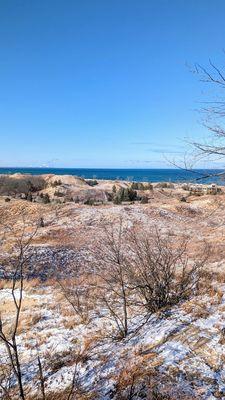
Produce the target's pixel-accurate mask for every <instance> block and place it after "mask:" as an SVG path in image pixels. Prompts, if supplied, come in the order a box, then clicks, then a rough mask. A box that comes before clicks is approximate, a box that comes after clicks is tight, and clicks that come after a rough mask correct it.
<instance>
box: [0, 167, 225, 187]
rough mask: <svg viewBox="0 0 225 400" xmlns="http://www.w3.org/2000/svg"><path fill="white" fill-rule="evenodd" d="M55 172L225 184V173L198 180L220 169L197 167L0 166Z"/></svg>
mask: <svg viewBox="0 0 225 400" xmlns="http://www.w3.org/2000/svg"><path fill="white" fill-rule="evenodd" d="M17 172H19V173H23V174H24V173H26V174H33V175H39V174H56V175H76V176H80V177H82V178H86V179H92V178H96V179H112V180H117V179H118V180H130V181H136V182H141V181H146V182H164V181H165V182H169V181H171V182H189V181H192V182H194V181H196V179H197V181H198V182H200V183H201V182H203V183H212V182H216V183H219V184H221V185H225V175H223V176H222V177H210V178H207V179H203V180H201V179H200V180H199V178H201V177H204V176H206V175H213V174H216V173H221V172H222V170H215V169H214V170H213V169H208V170H207V169H204V170H203V169H198V170H195V172H188V171H184V170H181V169H100V168H15V167H13V168H10V167H9V168H0V174H14V173H17Z"/></svg>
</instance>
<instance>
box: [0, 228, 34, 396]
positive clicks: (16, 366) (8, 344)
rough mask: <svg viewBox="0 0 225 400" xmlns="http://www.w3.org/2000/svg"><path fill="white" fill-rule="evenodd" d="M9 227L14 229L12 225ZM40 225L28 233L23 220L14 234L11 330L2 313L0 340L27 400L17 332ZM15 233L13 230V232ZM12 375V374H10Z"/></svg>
mask: <svg viewBox="0 0 225 400" xmlns="http://www.w3.org/2000/svg"><path fill="white" fill-rule="evenodd" d="M7 229H9V230H12V228H11V227H7ZM37 229H38V227H37V226H35V227H34V229H33V231H32V232H31V233H30V234H28V235H27V232H26V224H25V221H24V220H23V229H22V233H21V234H20V235H19V236H16V235H15V236H14V240H15V251H16V255H15V257H14V259H12V268H13V269H14V271H13V277H12V282H11V294H12V300H13V304H14V308H15V313H14V319H13V320H12V326H11V329H10V330H9V332H6V331H5V324H4V321H3V319H2V316H1V315H0V341H1V342H2V343H3V344H4V346H5V349H6V352H7V355H8V365H9V366H10V368H11V371H12V374H13V375H14V377H15V378H16V380H17V383H18V387H19V396H20V398H21V399H22V400H25V391H24V384H23V376H22V371H21V362H20V355H19V352H18V344H17V334H18V329H19V322H20V314H21V308H22V300H23V286H24V269H25V266H26V262H27V260H28V255H27V251H28V249H29V247H30V244H31V242H32V240H33V238H34V236H35V235H36V232H37ZM12 233H13V232H12ZM10 376H11V374H10ZM2 387H3V392H5V391H6V387H5V386H4V385H2Z"/></svg>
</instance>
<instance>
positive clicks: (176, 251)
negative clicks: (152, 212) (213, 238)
mask: <svg viewBox="0 0 225 400" xmlns="http://www.w3.org/2000/svg"><path fill="white" fill-rule="evenodd" d="M187 245H188V240H187V239H186V238H182V239H181V240H180V243H179V244H178V245H176V246H175V245H174V241H172V240H171V238H170V236H168V235H167V236H165V237H163V236H162V235H160V233H159V231H158V230H157V229H156V230H155V232H154V233H153V232H150V233H148V232H142V233H141V234H137V233H136V232H135V230H134V231H133V232H131V233H130V235H129V249H130V256H129V279H130V285H131V286H132V288H133V290H134V291H135V292H136V293H137V294H139V296H140V298H141V301H142V302H143V304H144V305H145V307H146V308H147V310H148V311H149V312H156V311H157V310H160V309H161V308H163V307H167V306H173V305H175V304H178V303H179V302H180V301H182V300H186V299H188V298H189V297H190V296H191V295H193V294H194V293H196V292H197V290H198V286H199V281H200V278H201V272H202V267H203V265H204V263H205V261H206V260H207V258H208V252H207V251H205V252H204V256H203V257H201V258H199V260H195V261H194V262H192V261H191V260H190V259H189V257H188V249H187ZM127 264H128V262H127Z"/></svg>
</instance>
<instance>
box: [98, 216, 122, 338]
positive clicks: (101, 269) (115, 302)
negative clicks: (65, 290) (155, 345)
mask: <svg viewBox="0 0 225 400" xmlns="http://www.w3.org/2000/svg"><path fill="white" fill-rule="evenodd" d="M94 259H95V261H94V262H95V268H96V275H97V277H98V282H97V287H98V299H99V301H100V302H101V303H102V305H103V306H104V307H105V308H106V310H107V312H108V315H109V318H110V319H111V320H112V321H113V322H114V323H115V325H116V328H117V334H118V336H119V337H120V338H124V337H125V336H127V334H128V318H129V317H128V314H129V313H128V307H129V293H128V275H127V268H126V255H125V248H124V234H123V224H122V220H120V221H119V225H118V226H113V225H108V226H106V225H104V226H103V236H102V237H101V240H100V241H99V243H98V246H96V248H95V252H94Z"/></svg>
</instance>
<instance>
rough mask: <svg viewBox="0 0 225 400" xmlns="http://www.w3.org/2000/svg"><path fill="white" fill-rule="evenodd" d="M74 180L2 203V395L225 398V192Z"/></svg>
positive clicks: (30, 399)
mask: <svg viewBox="0 0 225 400" xmlns="http://www.w3.org/2000/svg"><path fill="white" fill-rule="evenodd" d="M72 178H73V177H70V178H68V177H67V178H66V181H63V177H53V176H47V177H44V178H43V180H44V182H45V183H44V186H43V187H42V188H40V187H39V188H38V191H39V192H40V191H42V192H43V193H44V194H45V195H46V194H47V195H48V196H49V199H50V203H49V202H47V203H46V202H44V201H41V202H40V203H39V202H37V201H33V200H32V201H31V199H30V198H24V199H21V198H16V196H14V194H13V195H12V194H9V193H7V196H9V195H10V201H5V198H6V197H5V196H2V197H1V196H0V235H1V237H0V241H1V251H0V274H1V275H0V277H1V280H0V360H1V361H0V398H2V399H4V400H8V399H15V400H16V399H19V398H20V399H24V400H35V399H36V400H37V399H40V400H41V399H42V400H47V399H48V400H50V399H59V400H64V399H65V400H72V399H76V400H79V399H100V400H103V399H106V400H107V399H115V400H119V399H121V400H122V399H124V400H125V399H127V400H128V399H129V400H131V399H136V400H139V399H143V398H146V399H150V400H159V399H169V400H172V399H178V398H179V399H217V398H224V396H225V366H224V361H225V351H224V343H225V323H224V317H225V305H224V298H225V285H224V275H223V260H224V249H223V238H224V217H225V210H224V194H223V191H221V190H220V191H218V192H217V191H216V193H215V191H213V193H211V192H210V190H209V188H207V187H206V189H205V190H204V191H202V193H201V195H199V193H198V194H196V193H194V194H193V190H192V191H191V190H190V193H189V194H188V196H187V187H185V188H182V185H171V184H169V185H165V184H163V185H162V184H161V185H158V187H156V185H155V186H154V185H153V186H150V185H149V186H145V185H143V186H138V185H134V184H133V186H132V185H130V184H129V183H126V182H125V183H123V182H122V183H120V182H116V189H115V184H114V183H110V182H109V181H103V182H101V181H96V182H97V183H96V182H95V181H94V182H92V181H91V182H89V183H88V182H85V181H84V180H79V179H78V178H73V179H72ZM15 179H18V180H19V179H20V177H17V178H15ZM74 179H76V182H75V181H74ZM26 181H27V180H26ZM37 182H38V183H39V180H38V181H37ZM37 182H36V181H35V184H37ZM65 182H66V183H65ZM71 182H72V183H71ZM22 183H23V185H24V181H23V180H22ZM86 185H88V186H89V188H90V187H91V190H95V191H96V192H98V191H100V192H101V193H102V192H107V193H110V194H111V196H113V193H117V194H118V191H119V190H120V188H121V187H122V188H125V189H126V188H128V187H129V185H130V186H132V187H131V189H132V190H137V192H138V196H139V200H137V199H136V200H135V203H133V201H129V200H128V199H127V198H125V200H124V204H122V205H121V204H113V202H112V200H108V201H107V202H106V204H102V205H99V204H96V205H87V204H81V202H80V203H78V202H77V201H66V202H63V203H61V204H60V203H58V202H54V201H52V197H51V196H52V193H55V190H56V188H57V190H58V188H60V190H62V191H63V190H64V189H65V187H67V191H68V190H69V191H70V194H72V193H73V195H74V196H75V199H76V196H78V195H79V193H80V190H81V191H82V195H83V190H84V187H85V188H86ZM13 187H14V183H13ZM16 187H17V188H18V187H20V184H18V185H16ZM192 189H193V188H192ZM29 190H30V189H29ZM85 190H86V189H85ZM88 190H89V189H88ZM142 192H143V196H147V197H148V203H145V202H144V204H143V202H142V201H141V196H140V193H142ZM10 193H12V192H10ZM29 193H30V192H29ZM33 193H34V192H33ZM88 193H89V192H88ZM120 193H122V191H121V192H120ZM123 193H124V192H123ZM127 193H129V192H128V191H126V192H125V196H127ZM39 195H40V194H39ZM67 195H68V192H66V193H65V194H64V197H65V196H67ZM123 195H124V194H123ZM184 196H185V201H183V200H182V199H183V197H184ZM96 198H98V196H97V197H95V199H96ZM109 198H110V199H111V197H110V196H109ZM53 199H54V194H53ZM84 203H85V201H84ZM196 227H197V229H196Z"/></svg>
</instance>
